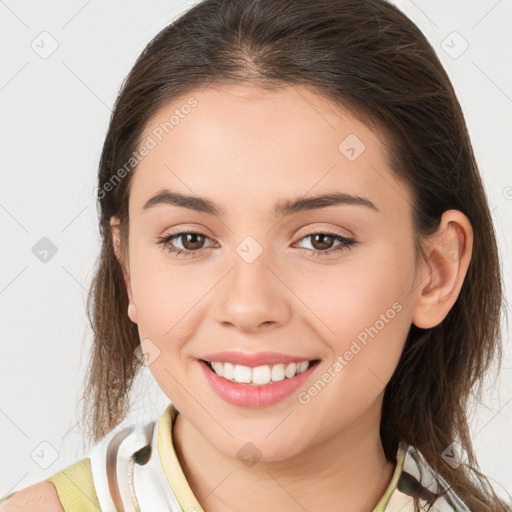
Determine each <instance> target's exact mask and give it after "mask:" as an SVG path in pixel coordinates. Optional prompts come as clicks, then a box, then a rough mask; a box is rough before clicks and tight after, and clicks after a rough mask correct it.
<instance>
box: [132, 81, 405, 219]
mask: <svg viewBox="0 0 512 512" xmlns="http://www.w3.org/2000/svg"><path fill="white" fill-rule="evenodd" d="M141 142H142V144H141V147H142V146H143V145H146V147H147V148H148V150H147V151H146V152H145V156H144V157H143V158H142V159H141V160H140V162H139V164H138V166H137V168H136V171H135V175H134V176H133V181H132V185H131V194H130V204H131V206H130V209H131V210H132V209H134V210H137V211H141V210H142V207H143V205H144V203H145V201H147V199H148V198H149V196H150V195H153V194H155V193H156V192H158V191H159V190H161V189H164V188H167V189H172V190H177V191H179V192H181V193H184V194H189V195H190V194H192V195H194V194H197V195H200V196H208V197H212V198H215V200H216V202H217V201H218V202H219V203H220V204H222V205H226V209H227V210H229V205H232V209H233V211H235V210H236V211H239V210H238V208H239V207H251V208H260V209H264V208H266V209H270V208H271V207H272V206H273V205H274V203H275V200H276V199H278V198H282V197H298V196H304V195H308V194H317V193H325V192H330V191H342V192H345V193H349V194H353V195H360V196H361V195H363V196H370V195H371V196H373V198H374V200H373V199H372V201H373V202H374V203H381V205H382V206H384V207H385V203H386V202H388V203H389V205H390V206H391V207H395V208H396V204H397V201H396V199H397V195H401V196H402V197H404V194H405V193H406V192H405V191H401V192H400V188H403V185H402V184H400V183H399V182H398V181H397V180H396V178H395V177H394V176H393V173H392V171H391V169H390V167H389V164H388V153H387V148H386V146H385V143H384V141H382V140H381V139H380V138H379V136H378V135H377V134H375V133H374V132H372V130H371V129H370V128H369V127H367V126H366V125H365V124H364V123H362V122H361V121H359V120H358V119H357V118H356V117H355V116H354V115H352V114H351V113H350V111H349V110H347V109H345V108H343V107H341V106H339V105H337V104H334V103H333V102H331V101H330V100H329V99H327V98H325V97H323V96H320V95H318V94H315V93H314V92H312V91H311V90H309V89H308V88H306V87H303V86H285V87H283V88H281V89H276V90H272V91H267V90H263V89H261V88H257V87H255V86H252V85H247V84H237V85H231V86H225V87H220V86H216V87H207V88H202V89H196V90H194V91H191V92H190V93H187V94H184V95H182V96H180V97H179V98H175V99H174V100H173V101H171V102H169V103H168V104H167V105H165V106H164V107H163V108H161V109H160V110H159V111H158V112H157V113H156V114H155V115H154V116H153V117H152V118H151V119H150V121H149V122H148V123H147V125H146V127H145V129H144V132H143V134H142V137H141ZM386 196H387V198H386ZM390 196H395V197H390ZM387 199H390V201H387ZM228 213H229V212H228Z"/></svg>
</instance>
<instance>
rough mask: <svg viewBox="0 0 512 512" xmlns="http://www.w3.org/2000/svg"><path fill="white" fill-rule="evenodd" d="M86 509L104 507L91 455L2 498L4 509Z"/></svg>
mask: <svg viewBox="0 0 512 512" xmlns="http://www.w3.org/2000/svg"><path fill="white" fill-rule="evenodd" d="M74 510H80V511H83V512H90V511H98V510H101V508H100V506H99V502H98V498H97V495H96V490H95V487H94V482H93V477H92V473H91V466H90V460H89V458H86V459H81V460H79V461H77V462H75V463H74V464H72V465H71V466H67V467H65V468H64V469H62V470H61V471H59V472H58V473H55V474H53V475H52V476H50V477H49V478H47V479H46V480H45V481H43V482H38V483H37V484H34V485H31V486H30V487H26V488H25V489H21V490H19V491H17V492H14V493H12V494H10V495H8V496H7V497H6V498H4V500H3V501H1V502H0V512H17V511H24V512H31V511H34V512H66V511H74Z"/></svg>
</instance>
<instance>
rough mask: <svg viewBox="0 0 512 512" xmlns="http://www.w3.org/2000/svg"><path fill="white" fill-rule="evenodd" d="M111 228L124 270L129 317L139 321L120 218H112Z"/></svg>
mask: <svg viewBox="0 0 512 512" xmlns="http://www.w3.org/2000/svg"><path fill="white" fill-rule="evenodd" d="M110 228H111V232H112V246H113V247H114V252H115V255H116V257H117V260H118V261H119V264H120V266H121V270H122V272H123V278H124V284H125V288H126V293H127V295H128V301H129V305H128V318H129V319H130V320H131V321H132V322H133V323H135V324H136V323H137V309H136V307H135V303H134V301H133V294H132V286H131V279H130V273H129V270H127V268H126V264H125V262H124V258H123V254H122V251H121V238H120V227H119V219H118V218H117V217H112V218H111V219H110Z"/></svg>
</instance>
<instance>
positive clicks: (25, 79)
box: [0, 0, 512, 497]
mask: <svg viewBox="0 0 512 512" xmlns="http://www.w3.org/2000/svg"><path fill="white" fill-rule="evenodd" d="M195 3H196V2H186V3H183V2H177V1H151V2H149V1H148V2H142V1H139V2H135V1H126V0H123V1H121V0H117V1H105V0H102V1H99V0H89V1H75V0H73V1H66V2H64V1H61V2H55V1H54V2H50V1H46V2H37V1H15V0H6V1H2V0H0V20H1V24H2V25H1V30H0V38H1V48H2V65H1V68H0V106H1V112H2V115H1V117H0V130H1V141H2V146H1V151H0V169H1V173H2V175H1V188H0V221H1V224H0V225H1V236H2V244H1V251H0V258H1V259H0V269H1V272H0V313H1V324H0V325H1V329H2V332H1V343H2V345H1V347H2V357H1V359H0V361H1V363H0V364H1V366H0V391H1V395H0V461H1V462H0V497H2V496H4V495H5V494H7V493H9V492H12V491H13V490H17V489H20V488H23V487H26V486H27V485H30V484H31V483H34V482H37V481H40V480H43V479H44V478H47V477H48V476H50V475H51V474H53V473H55V472H57V471H59V470H60V469H62V468H63V467H65V466H67V465H68V464H71V463H73V462H75V461H76V460H78V458H80V457H81V456H82V455H83V454H84V451H83V446H82V441H81V435H80V434H81V433H80V429H79V427H78V426H77V422H78V421H79V420H80V417H79V409H77V403H78V397H79V395H80V385H81V384H82V379H83V374H84V370H85V362H86V358H85V356H86V351H87V349H88V347H89V344H90V340H91V335H90V332H89V327H88V322H87V319H86V316H85V298H86V295H87V288H88V286H89V283H90V280H91V277H92V271H93V263H94V260H95V258H96V255H97V253H98V249H99V235H98V228H97V215H96V205H95V201H94V193H93V192H94V187H95V180H96V171H97V164H98V160H99V156H100V151H101V147H102V144H103V138H104V136H105V131H106V128H107V123H108V119H109V116H110V109H111V106H112V105H113V101H114V99H115V96H116V94H117V91H118V89H119V87H120V85H121V82H122V80H123V79H124V77H125V76H126V74H127V73H128V71H129V70H130V68H131V66H132V65H133V63H134V61H135V59H136V57H137V56H138V55H139V53H140V52H141V51H142V50H143V48H144V47H145V45H146V44H147V43H148V42H149V40H150V39H151V38H152V37H153V36H154V35H156V34H157V33H158V32H159V31H160V30H161V29H162V28H163V27H164V26H166V25H167V24H168V23H170V22H171V21H172V20H173V19H174V18H175V16H176V15H178V14H179V13H181V12H182V11H183V10H185V9H186V8H188V7H189V6H191V5H193V4H195ZM394 3H396V4H397V5H398V6H399V7H400V8H401V9H402V10H403V11H404V12H405V13H406V14H407V15H408V16H409V17H410V18H412V20H413V21H414V22H415V23H416V24H417V25H418V26H419V27H420V28H421V29H422V30H423V32H424V33H425V34H426V36H427V37H428V38H429V40H430V41H431V43H432V44H433V46H434V48H435V49H436V51H437V53H438V54H439V56H440V58H441V60H442V62H443V64H444V65H445V67H446V69H447V71H448V74H449V75H450V77H451V79H452V81H453V83H454V86H455V89H456V91H457V94H458V97H459V101H460V103H461V104H462V107H463V110H464V114H465V116H466V120H467V123H468V125H469V130H470V135H471V137H472V141H473V145H474V149H475V152H476V156H477V159H478V162H479V164H480V167H481V172H482V174H483V178H484V181H485V185H486V188H487V191H488V195H489V199H490V203H491V209H492V213H493V218H494V220H495V225H496V229H497V232H498V237H499V243H500V250H501V255H502V260H503V262H504V272H505V286H506V290H507V295H508V301H509V302H510V297H511V292H510V290H511V264H510V245H511V234H510V233H511V230H510V225H511V224H512V173H511V163H512V162H511V160H512V158H511V154H510V147H511V143H510V141H511V140H512V126H511V124H512V123H511V111H512V99H511V98H512V66H510V57H511V49H512V31H511V30H510V20H511V15H512V2H511V1H510V0H478V1H477V0H473V1H467V0H457V1H455V0H451V1H446V0H429V1H427V0H421V1H420V0H414V1H412V0H397V1H395V2H394ZM42 32H47V33H48V34H49V35H48V34H43V35H41V33H42ZM454 32H456V33H455V34H454ZM465 41H466V43H465ZM55 44H58V48H57V49H56V51H55V52H54V53H53V54H51V55H49V56H48V55H46V54H45V53H44V52H50V50H51V49H52V45H55ZM466 44H468V45H469V46H468V48H467V49H466V50H465V51H464V52H462V50H463V49H464V48H465V45H466ZM459 53H460V55H459ZM43 57H46V58H43ZM42 237H48V238H49V239H50V240H51V241H52V242H53V244H55V246H56V247H57V253H56V254H55V255H54V256H53V257H51V258H49V261H47V262H46V263H43V262H41V261H40V260H39V259H38V258H36V256H35V255H34V254H33V252H32V248H33V247H34V245H35V244H36V243H37V242H38V241H39V240H40V239H41V238H42ZM505 329H506V326H505ZM504 334H505V343H506V345H505V356H506V357H505V359H504V362H503V370H502V372H501V377H500V379H499V380H498V381H497V383H496V384H494V385H493V386H492V387H491V388H490V389H489V390H488V392H487V393H486V395H485V397H484V404H485V405H480V406H478V407H476V408H475V415H474V417H473V418H472V424H471V425H472V429H471V430H472V434H473V440H474V443H475V447H476V452H477V455H478V458H479V462H480V466H481V468H482V470H483V471H484V473H486V474H487V475H488V476H489V477H491V478H492V479H493V480H494V481H495V482H496V485H497V488H498V491H499V492H501V493H504V492H505V491H504V490H503V488H504V489H506V490H508V492H511V491H512V463H511V461H512V435H511V432H512V403H511V402H512V368H511V366H512V354H511V352H512V350H511V342H510V330H509V331H508V332H507V331H506V330H505V333H504ZM137 387H138V388H139V390H140V391H139V392H138V393H137V394H134V400H135V405H134V408H133V412H132V413H131V415H130V416H129V418H128V420H127V421H136V422H140V421H143V420H144V419H146V420H147V419H148V418H150V417H151V418H154V417H158V416H159V415H160V414H161V412H162V411H163V408H164V407H165V406H166V405H167V403H168V400H167V398H166V397H165V396H164V395H163V393H162V392H161V391H160V390H159V388H158V387H157V386H156V384H154V383H153V381H152V378H151V376H150V375H149V374H148V373H147V372H146V373H145V374H143V375H142V377H141V378H140V380H139V381H138V384H137ZM41 443H43V444H41ZM52 461H53V462H52ZM49 463H51V465H50V466H48V464H49ZM45 466H46V467H45ZM500 489H501V490H500Z"/></svg>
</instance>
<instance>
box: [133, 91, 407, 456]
mask: <svg viewBox="0 0 512 512" xmlns="http://www.w3.org/2000/svg"><path fill="white" fill-rule="evenodd" d="M186 105H189V106H190V105H192V106H191V107H190V108H189V107H185V106H186ZM173 115H174V117H173V118H172V116H173ZM171 118H172V119H173V120H174V121H171V122H172V123H173V124H172V126H171V127H170V125H169V119H171ZM166 122H167V125H165V124H164V123H166ZM162 126H166V127H167V129H166V130H165V129H164V130H162ZM148 137H149V139H148ZM150 139H151V140H152V141H153V142H154V144H153V143H151V142H149V141H150ZM159 139H161V140H159ZM144 140H145V141H146V142H147V143H148V144H147V147H148V148H149V147H150V146H151V147H150V149H149V150H148V151H147V154H146V155H145V156H144V158H143V159H142V161H141V162H140V163H139V165H138V167H137V169H136V170H135V171H134V175H133V177H132V178H133V181H132V183H131V192H130V200H129V219H130V221H129V250H128V258H129V261H128V262H127V270H128V273H127V275H126V284H127V289H128V294H129V296H130V300H131V306H130V317H131V319H132V320H133V321H134V322H136V323H137V324H138V329H139V333H140V339H141V340H143V341H142V344H143V345H142V346H143V349H144V352H146V353H147V358H148V359H147V362H148V364H149V368H150V371H151V372H152V374H153V376H154V378H155V379H156V381H157V382H158V384H159V386H160V387H161V389H162V390H163V391H164V393H165V394H166V395H167V396H168V397H169V399H170V400H171V401H172V402H173V403H174V404H175V405H176V407H177V408H178V410H179V411H180V412H181V413H182V414H183V415H184V417H185V418H187V420H188V421H189V422H190V423H192V424H193V425H194V427H195V428H196V429H197V430H198V431H199V432H201V433H202V434H203V436H204V437H205V438H206V439H208V441H209V442H210V443H211V444H212V445H213V446H215V447H216V448H217V449H218V450H220V451H221V452H223V453H225V454H226V455H228V456H232V457H236V456H237V453H238V451H239V450H240V447H241V446H244V444H245V443H247V442H251V443H252V444H253V445H255V446H256V447H258V449H259V450H260V451H261V456H262V458H263V459H264V460H268V461H272V460H282V459H284V458H286V457H291V456H293V455H294V454H298V453H299V452H306V451H307V450H308V449H312V448H313V447H314V446H315V445H317V444H318V443H321V442H322V441H325V440H327V439H329V438H332V437H333V436H337V435H341V434H344V435H345V434H346V436H347V437H346V438H347V439H352V440H353V439H355V438H357V436H363V435H365V433H368V432H370V431H372V430H373V431H375V429H376V428H378V424H379V418H380V411H381V401H382V396H383V392H384V388H385V386H386V384H387V382H388V381H389V379H390V378H391V376H392V374H393V372H394V370H395V368H396V365H397V364H398V361H399V358H400V354H401V352H402V349H403V346H404V342H405V339H406V336H407V333H408V331H409V327H410V325H411V318H412V310H413V302H414V298H415V293H416V290H415V287H416V285H417V282H416V279H417V274H416V272H415V263H414V261H415V260H414V245H413V231H412V218H411V201H412V200H411V196H410V193H409V191H408V189H407V187H406V186H405V185H404V184H403V183H401V182H399V181H398V180H397V178H395V176H394V174H393V172H392V170H391V168H390V167H389V165H388V163H387V160H388V155H387V152H386V151H387V150H386V147H385V145H384V143H383V142H382V141H381V140H379V138H378V136H377V135H376V134H374V133H373V132H372V131H371V130H370V129H369V128H368V127H366V126H365V125H364V124H362V123H361V122H359V121H358V120H357V119H356V118H355V117H354V116H352V115H351V114H350V112H349V111H346V110H343V109H340V107H338V106H336V105H334V104H332V103H330V102H329V101H328V100H327V99H325V98H323V97H320V96H318V95H316V94H314V93H313V92H311V91H309V90H308V89H306V88H303V87H285V88H283V89H280V90H276V91H272V92H268V91H263V90H261V89H257V88H255V87H253V86H249V85H246V84H240V85H236V86H231V87H228V88H205V89H201V90H196V91H194V92H193V93H191V94H190V95H187V96H183V97H181V98H180V99H178V100H175V101H173V102H172V103H171V104H169V105H167V106H166V107H165V108H163V109H161V110H160V111H159V112H158V114H157V115H155V116H154V117H153V118H152V120H151V122H150V123H148V126H147V127H146V130H145V132H144V135H143V141H144ZM163 191H167V192H172V193H174V194H181V195H184V196H191V197H192V199H189V200H188V201H184V200H182V199H180V200H179V201H177V197H178V196H177V195H174V196H171V195H167V196H166V195H165V194H163V193H162V192H163ZM159 194H160V195H159ZM158 195H159V196H158ZM324 195H328V196H330V198H327V199H324V200H316V201H315V200H313V199H311V198H314V197H317V196H324ZM155 196H158V197H157V198H156V199H155ZM335 197H337V200H334V199H333V198H335ZM152 198H154V199H152ZM198 198H201V199H204V200H206V202H203V201H200V200H199V199H198ZM351 198H352V199H351ZM354 198H355V199H354ZM308 199H311V200H308ZM148 201H149V203H148ZM297 201H298V202H297ZM277 205H280V206H281V209H280V210H278V211H277V212H276V211H275V209H276V206H277ZM292 205H295V206H294V207H292ZM287 206H288V208H287ZM215 209H216V210H217V211H215V212H214V210H215ZM212 212H214V213H212ZM184 232H185V234H183V233H184ZM187 233H188V234H187ZM180 234H181V235H180ZM175 251H178V252H175ZM187 251H188V252H187ZM227 351H230V352H232V351H236V352H239V353H241V354H242V356H243V355H249V356H252V355H261V353H263V352H265V353H269V352H272V353H277V354H278V355H277V356H276V360H273V363H276V364H279V360H280V358H281V359H282V360H283V363H285V362H286V363H287V364H285V365H284V366H283V369H286V367H287V365H288V364H289V363H288V361H290V360H292V359H296V360H297V361H314V360H315V361H318V362H317V363H315V364H312V365H310V367H308V369H307V370H306V371H304V372H303V373H300V374H299V375H297V376H296V377H293V378H289V379H288V378H286V379H283V380H280V381H278V382H275V383H274V382H270V383H269V384H266V385H261V386H253V385H250V384H238V385H236V384H231V383H230V382H227V380H226V379H225V378H223V377H213V375H212V371H211V370H210V369H209V368H208V367H207V366H206V365H205V363H204V362H202V360H206V359H208V356H209V355H211V354H212V353H221V355H220V356H217V359H220V360H222V356H223V355H224V356H225V355H226V354H225V353H226V352H227ZM267 355H268V354H267ZM285 356H288V359H286V358H285ZM226 360H228V361H229V360H230V358H229V357H227V359H226ZM239 361H242V360H239ZM265 361H267V362H272V361H271V360H267V359H265V358H263V359H261V360H260V361H256V360H254V361H252V362H251V361H245V362H246V363H247V364H245V365H243V366H248V367H249V368H253V367H256V366H265V364H264V362H265ZM224 368H225V367H224ZM269 370H270V374H271V376H272V375H275V376H276V380H277V379H279V372H280V370H279V369H277V370H275V369H273V367H272V366H270V367H269ZM224 371H226V370H224ZM245 371H246V370H245V369H243V368H242V370H238V372H239V373H238V374H237V375H244V372H245ZM258 371H260V370H258ZM289 371H290V372H292V370H289ZM273 372H275V373H273ZM259 375H260V376H261V375H263V377H262V378H263V379H265V375H267V373H266V370H261V373H260V374H259ZM212 381H215V384H213V383H212ZM221 381H222V382H221ZM236 386H238V387H236ZM272 386H274V389H272ZM220 388H222V389H223V390H224V394H222V392H220V391H219V389H220ZM256 388H258V389H256ZM228 396H230V397H231V398H230V399H229V398H228Z"/></svg>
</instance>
